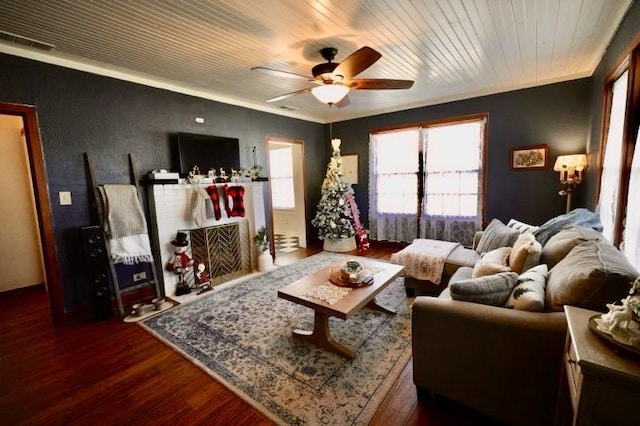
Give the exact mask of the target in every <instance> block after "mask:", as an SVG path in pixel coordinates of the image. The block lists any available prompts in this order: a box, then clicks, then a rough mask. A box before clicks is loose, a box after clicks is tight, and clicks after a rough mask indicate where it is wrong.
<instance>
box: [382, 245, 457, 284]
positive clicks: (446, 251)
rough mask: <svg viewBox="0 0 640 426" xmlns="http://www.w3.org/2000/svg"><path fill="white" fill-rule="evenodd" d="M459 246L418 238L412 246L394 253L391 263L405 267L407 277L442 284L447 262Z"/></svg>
mask: <svg viewBox="0 0 640 426" xmlns="http://www.w3.org/2000/svg"><path fill="white" fill-rule="evenodd" d="M459 245H460V243H452V242H450V241H440V240H427V239H421V238H417V239H415V240H413V243H412V244H411V245H410V246H407V247H405V248H404V249H402V250H400V251H399V252H397V253H393V254H392V255H391V263H395V264H398V265H404V267H405V274H406V275H411V276H412V277H414V278H417V279H419V280H428V281H431V282H432V283H434V284H440V278H441V277H442V270H443V269H444V263H445V260H446V259H447V257H448V256H449V255H450V254H451V252H452V251H453V250H454V249H455V248H456V247H458V246H459Z"/></svg>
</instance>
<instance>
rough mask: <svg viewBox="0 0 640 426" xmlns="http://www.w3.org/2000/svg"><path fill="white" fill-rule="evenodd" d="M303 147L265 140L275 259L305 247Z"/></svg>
mask: <svg viewBox="0 0 640 426" xmlns="http://www.w3.org/2000/svg"><path fill="white" fill-rule="evenodd" d="M303 148H304V144H303V142H302V141H300V140H296V139H286V138H274V137H268V138H267V153H268V161H269V196H270V199H271V231H272V235H273V244H274V251H275V256H276V257H277V256H278V255H285V254H288V253H292V252H294V251H296V250H299V249H300V248H306V247H307V230H306V229H307V228H306V211H305V192H304V191H305V185H304V152H303Z"/></svg>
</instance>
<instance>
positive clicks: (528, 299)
mask: <svg viewBox="0 0 640 426" xmlns="http://www.w3.org/2000/svg"><path fill="white" fill-rule="evenodd" d="M547 272H548V268H547V265H545V264H542V265H538V266H534V267H533V268H531V269H529V270H528V271H526V272H524V273H523V274H521V275H520V276H519V277H518V281H517V283H516V286H515V287H514V288H513V291H512V292H511V295H510V296H509V299H507V302H506V303H505V305H504V306H506V307H507V308H513V309H518V310H522V311H532V312H541V311H543V310H544V289H545V286H546V282H547Z"/></svg>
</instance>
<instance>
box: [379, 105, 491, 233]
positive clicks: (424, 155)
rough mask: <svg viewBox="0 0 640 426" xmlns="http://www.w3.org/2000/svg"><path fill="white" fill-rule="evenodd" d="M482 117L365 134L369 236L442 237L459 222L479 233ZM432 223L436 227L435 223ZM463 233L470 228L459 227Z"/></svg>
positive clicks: (482, 178) (481, 199) (480, 217)
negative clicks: (438, 231)
mask: <svg viewBox="0 0 640 426" xmlns="http://www.w3.org/2000/svg"><path fill="white" fill-rule="evenodd" d="M485 128H486V114H479V115H474V116H470V117H463V118H459V119H451V120H447V121H443V122H437V123H420V124H419V125H417V126H416V127H411V128H402V129H394V130H384V131H380V132H374V133H372V134H371V135H370V139H371V141H370V150H369V151H370V152H369V160H370V168H369V171H370V176H369V179H370V180H369V205H370V209H369V226H370V228H371V236H372V238H377V239H387V240H390V241H407V242H410V241H412V239H413V238H418V237H423V238H440V239H447V237H446V235H445V236H443V235H438V236H434V235H429V234H428V232H427V231H426V230H427V229H436V228H438V229H441V230H444V233H445V234H446V233H447V229H448V227H449V226H450V225H457V229H460V223H461V221H465V222H473V223H475V224H477V229H479V227H480V224H481V221H482V214H483V195H482V188H483V181H484V172H483V167H482V161H483V160H482V158H483V150H484V146H485ZM436 222H437V223H436ZM464 228H465V229H468V230H469V231H471V230H475V229H476V227H474V226H465V227H464Z"/></svg>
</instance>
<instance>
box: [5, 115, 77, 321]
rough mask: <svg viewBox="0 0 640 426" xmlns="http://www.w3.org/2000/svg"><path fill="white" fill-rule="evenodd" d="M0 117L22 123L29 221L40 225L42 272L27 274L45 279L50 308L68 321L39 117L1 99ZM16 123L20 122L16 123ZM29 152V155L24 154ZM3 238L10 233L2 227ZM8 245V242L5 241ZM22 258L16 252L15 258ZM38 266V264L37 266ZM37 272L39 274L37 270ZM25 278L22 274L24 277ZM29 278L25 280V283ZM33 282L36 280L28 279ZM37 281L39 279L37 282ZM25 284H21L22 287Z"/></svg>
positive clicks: (55, 318) (35, 232) (56, 316)
mask: <svg viewBox="0 0 640 426" xmlns="http://www.w3.org/2000/svg"><path fill="white" fill-rule="evenodd" d="M0 117H4V118H5V120H6V122H8V123H13V124H11V126H14V124H15V125H18V126H19V127H21V129H20V130H19V133H20V139H19V145H21V146H19V147H14V148H15V149H16V150H17V151H20V152H21V154H22V162H23V164H24V166H25V168H26V169H25V170H23V173H24V176H23V179H24V180H26V181H27V182H28V183H27V184H26V186H25V187H24V188H23V189H22V191H24V192H28V194H23V195H26V198H27V199H28V200H29V203H30V204H29V206H30V207H29V208H30V209H31V218H32V219H33V220H32V221H30V225H29V226H31V227H35V228H37V229H31V230H30V232H29V233H31V234H32V235H35V238H36V240H38V241H36V242H35V243H33V244H35V245H36V246H38V245H39V247H35V248H33V247H32V253H35V252H36V251H37V252H39V253H40V258H39V259H38V260H37V262H36V264H37V263H39V266H40V268H39V269H40V274H39V278H33V277H30V278H25V279H26V280H27V281H30V280H34V279H35V280H36V281H39V280H42V281H43V282H44V285H45V288H46V289H47V293H48V296H49V308H50V309H51V316H52V318H53V322H54V323H55V324H63V323H64V322H65V312H64V302H63V294H62V283H61V279H60V271H59V269H58V261H57V256H56V250H55V238H54V232H53V219H52V214H51V204H50V200H49V191H48V189H47V188H48V182H47V176H46V172H45V166H44V157H43V155H42V144H41V142H40V131H39V128H38V120H37V116H36V109H35V108H34V107H32V106H28V105H17V104H8V103H0ZM16 123H17V124H16ZM5 148H6V147H2V146H0V149H2V151H1V152H2V154H3V155H4V154H5ZM25 154H26V158H25ZM2 235H3V238H4V236H5V235H7V233H5V232H4V231H3V233H2ZM3 245H4V246H7V245H9V243H8V242H5V244H3ZM19 260H20V259H19V258H18V256H16V259H15V262H18V261H19ZM34 267H37V266H34ZM36 275H38V274H36ZM22 279H23V278H21V280H22ZM25 282H26V281H23V284H24V283H25ZM29 284H34V283H27V285H29ZM35 284H37V283H35ZM21 286H22V285H20V284H19V285H18V287H21Z"/></svg>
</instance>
